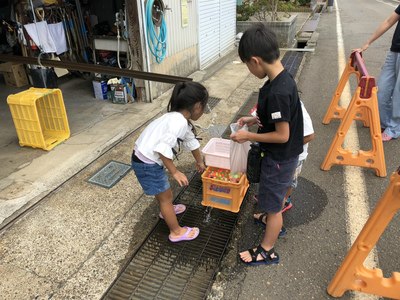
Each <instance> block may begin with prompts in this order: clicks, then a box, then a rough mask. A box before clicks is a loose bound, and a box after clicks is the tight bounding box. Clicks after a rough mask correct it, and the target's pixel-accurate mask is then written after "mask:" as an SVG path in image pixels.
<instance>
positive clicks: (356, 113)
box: [321, 52, 386, 177]
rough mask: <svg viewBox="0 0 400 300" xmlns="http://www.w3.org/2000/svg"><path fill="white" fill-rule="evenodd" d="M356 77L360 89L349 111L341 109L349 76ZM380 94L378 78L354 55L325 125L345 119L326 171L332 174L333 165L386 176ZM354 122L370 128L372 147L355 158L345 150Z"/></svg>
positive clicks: (326, 161) (326, 163) (333, 143)
mask: <svg viewBox="0 0 400 300" xmlns="http://www.w3.org/2000/svg"><path fill="white" fill-rule="evenodd" d="M353 73H354V74H356V75H357V79H358V87H357V89H356V91H355V93H354V95H353V98H352V100H351V102H350V104H349V107H348V108H347V109H345V108H343V107H340V106H338V101H339V99H340V96H341V94H342V92H343V89H344V87H345V85H346V82H347V80H348V79H349V76H350V75H351V74H353ZM377 92H378V87H377V86H376V85H375V78H374V77H372V76H370V75H369V73H368V71H367V69H366V67H365V65H364V62H363V59H362V57H361V55H360V53H358V52H354V53H352V54H351V56H350V59H349V61H348V63H347V65H346V68H345V70H344V72H343V74H342V77H341V79H340V81H339V84H338V88H337V89H336V92H335V95H334V96H333V98H332V101H331V103H330V105H329V108H328V111H327V112H326V114H325V118H324V120H323V123H324V124H329V122H330V120H332V119H342V122H341V123H340V126H339V128H338V130H337V132H336V135H335V137H334V140H333V141H332V144H331V146H330V148H329V150H328V153H327V155H326V156H325V159H324V162H323V163H322V166H321V169H322V170H325V171H327V170H330V168H331V167H332V165H333V164H339V165H349V166H357V167H367V168H373V169H375V171H376V175H377V176H380V177H385V176H386V164H385V156H384V152H383V144H382V136H381V126H380V119H379V109H378V100H377ZM353 121H362V122H363V124H364V126H365V127H369V128H370V134H371V144H372V148H371V150H370V151H362V150H359V151H358V154H354V153H353V151H352V149H347V150H345V149H343V148H342V144H343V141H344V138H345V136H346V134H347V131H348V130H349V128H350V125H351V123H352V122H353Z"/></svg>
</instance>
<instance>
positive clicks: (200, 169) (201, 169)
mask: <svg viewBox="0 0 400 300" xmlns="http://www.w3.org/2000/svg"><path fill="white" fill-rule="evenodd" d="M205 169H206V166H205V165H204V163H203V161H201V162H198V163H197V164H196V170H197V171H198V172H199V173H200V172H204V170H205Z"/></svg>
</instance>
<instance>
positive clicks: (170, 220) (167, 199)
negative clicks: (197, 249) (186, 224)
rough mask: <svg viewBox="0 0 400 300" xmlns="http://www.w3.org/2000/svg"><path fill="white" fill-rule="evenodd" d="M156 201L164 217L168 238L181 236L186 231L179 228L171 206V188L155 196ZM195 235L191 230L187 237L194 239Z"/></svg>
mask: <svg viewBox="0 0 400 300" xmlns="http://www.w3.org/2000/svg"><path fill="white" fill-rule="evenodd" d="M156 199H157V202H158V204H159V205H160V210H161V214H162V216H163V217H164V220H165V222H166V223H167V225H168V228H169V230H170V232H171V234H170V237H171V238H173V239H176V238H179V237H181V236H183V235H184V234H185V233H186V231H187V229H186V228H183V227H181V226H179V223H178V219H177V218H176V215H175V211H174V206H173V205H172V200H173V193H172V190H171V188H169V189H168V190H166V191H164V192H162V193H160V194H157V195H156ZM195 234H196V231H195V230H192V231H191V232H190V233H189V235H188V237H189V238H191V237H194V236H195Z"/></svg>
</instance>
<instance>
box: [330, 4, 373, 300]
mask: <svg viewBox="0 0 400 300" xmlns="http://www.w3.org/2000/svg"><path fill="white" fill-rule="evenodd" d="M335 11H336V33H337V44H338V63H339V74H338V76H339V80H340V77H341V76H342V73H343V71H344V69H345V67H346V63H347V60H348V57H346V56H345V51H344V45H343V44H344V42H343V36H342V24H341V21H340V12H339V8H338V5H337V0H336V1H335ZM349 57H350V56H349ZM353 76H355V75H353ZM351 99H352V94H351V92H350V84H349V83H348V84H347V85H346V87H345V88H344V90H343V93H342V97H341V99H340V106H341V107H346V108H347V107H348V106H349V103H350V101H351ZM343 147H344V149H351V150H353V152H358V150H360V145H359V139H358V133H357V127H356V122H352V124H351V126H350V128H349V131H348V132H347V134H346V137H345V140H344V143H343ZM344 185H345V196H346V198H347V205H346V214H347V229H348V232H349V233H350V243H351V245H352V244H353V243H354V241H355V240H356V238H357V237H358V234H359V233H360V231H361V229H362V228H363V227H364V224H365V223H366V222H367V220H368V217H369V214H370V209H369V205H368V202H367V199H368V195H367V192H366V187H365V180H364V175H363V173H362V171H361V168H360V167H351V166H344ZM377 265H378V257H377V255H376V251H375V247H374V248H373V249H372V251H371V253H370V254H369V255H368V257H367V259H366V260H365V261H364V266H365V267H367V268H369V269H373V268H376V267H377ZM353 295H354V299H359V300H364V299H379V298H380V297H378V296H374V295H370V294H366V293H359V292H354V293H353Z"/></svg>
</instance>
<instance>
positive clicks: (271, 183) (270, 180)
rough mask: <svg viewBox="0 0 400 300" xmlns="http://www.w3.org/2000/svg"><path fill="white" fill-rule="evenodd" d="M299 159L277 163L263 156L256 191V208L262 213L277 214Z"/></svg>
mask: <svg viewBox="0 0 400 300" xmlns="http://www.w3.org/2000/svg"><path fill="white" fill-rule="evenodd" d="M298 159H299V157H298V156H296V157H294V158H291V159H288V160H285V161H281V162H277V161H275V160H273V159H272V158H270V157H268V156H264V158H263V160H262V163H261V176H260V183H259V189H258V196H257V198H258V207H259V209H260V210H261V211H263V212H270V213H278V212H280V211H281V210H282V204H283V199H284V198H285V195H286V191H287V189H288V188H289V187H290V185H291V183H292V179H293V174H294V172H295V171H296V167H297V162H298Z"/></svg>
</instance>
